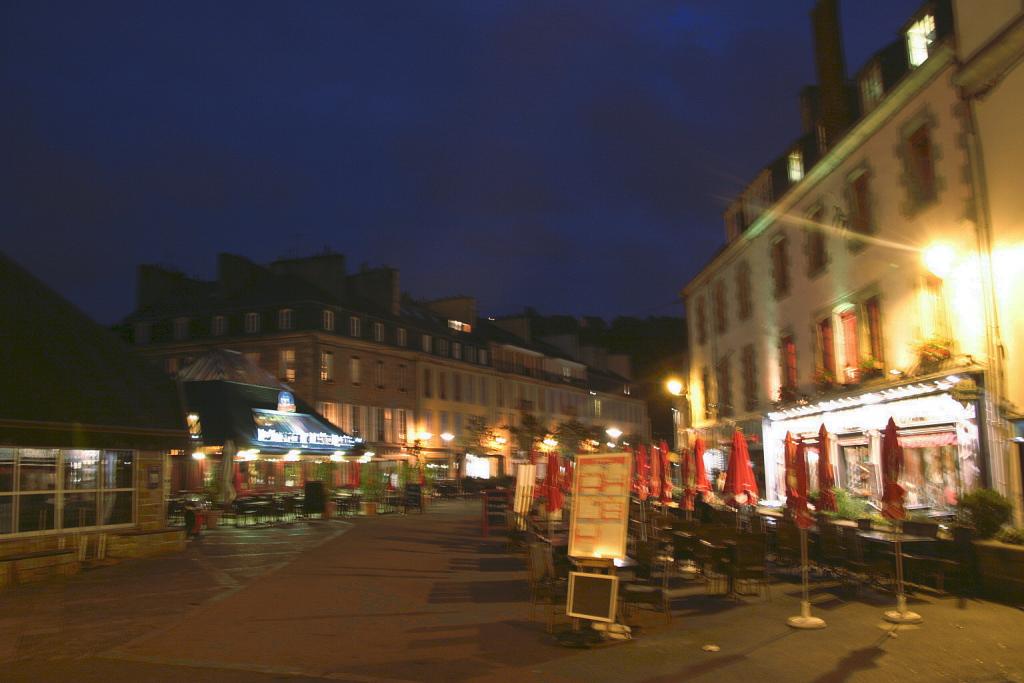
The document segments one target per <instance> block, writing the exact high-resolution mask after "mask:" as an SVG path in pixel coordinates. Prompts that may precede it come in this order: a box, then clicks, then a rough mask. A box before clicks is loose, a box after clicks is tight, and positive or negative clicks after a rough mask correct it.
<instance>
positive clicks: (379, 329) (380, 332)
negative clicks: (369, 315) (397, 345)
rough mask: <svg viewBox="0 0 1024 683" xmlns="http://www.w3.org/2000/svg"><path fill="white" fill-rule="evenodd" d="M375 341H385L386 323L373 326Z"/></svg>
mask: <svg viewBox="0 0 1024 683" xmlns="http://www.w3.org/2000/svg"><path fill="white" fill-rule="evenodd" d="M373 341H376V342H382V341H384V323H374V324H373Z"/></svg>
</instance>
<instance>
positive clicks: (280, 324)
mask: <svg viewBox="0 0 1024 683" xmlns="http://www.w3.org/2000/svg"><path fill="white" fill-rule="evenodd" d="M277 329H279V330H290V329H292V309H290V308H282V309H281V310H280V311H278V312H277Z"/></svg>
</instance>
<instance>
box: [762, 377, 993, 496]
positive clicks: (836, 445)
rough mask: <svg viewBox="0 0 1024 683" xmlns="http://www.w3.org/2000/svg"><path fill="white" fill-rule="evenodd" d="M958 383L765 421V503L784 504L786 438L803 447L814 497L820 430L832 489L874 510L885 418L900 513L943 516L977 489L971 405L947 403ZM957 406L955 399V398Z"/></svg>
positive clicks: (874, 395) (896, 391)
mask: <svg viewBox="0 0 1024 683" xmlns="http://www.w3.org/2000/svg"><path fill="white" fill-rule="evenodd" d="M959 381H960V378H959V377H955V376H950V377H946V378H941V379H938V380H928V381H920V382H914V383H909V384H904V385H901V386H896V387H889V388H885V389H879V390H877V391H868V392H865V393H861V394H858V395H854V396H846V397H842V398H836V399H829V400H824V401H820V402H818V403H810V404H807V405H801V406H795V407H792V408H789V409H785V410H780V411H777V412H773V413H769V414H768V415H767V417H766V419H765V423H764V435H765V441H764V458H765V459H764V462H765V474H766V479H767V489H768V490H767V494H766V497H767V498H771V499H774V500H778V501H781V500H783V499H784V498H785V494H784V488H785V462H784V452H783V441H784V440H785V437H786V433H787V432H789V433H791V434H792V435H793V436H794V437H795V438H798V439H801V438H802V439H806V440H807V453H808V461H809V462H808V464H809V470H810V489H811V490H812V491H816V490H817V488H818V486H817V480H818V476H817V473H818V468H817V462H818V457H819V452H818V443H817V433H818V430H819V428H820V427H821V425H822V424H824V425H825V429H826V430H828V432H829V434H830V435H831V436H832V437H833V438H832V439H831V443H830V448H831V452H830V453H829V456H830V462H831V464H832V467H833V476H834V478H835V482H836V486H838V487H839V488H842V489H844V490H845V491H847V492H848V493H849V494H850V495H851V496H854V497H856V498H860V499H864V500H866V501H868V502H869V503H870V504H871V505H872V506H874V507H876V508H880V502H879V501H880V498H881V493H882V475H881V445H882V443H881V442H882V432H883V431H884V430H885V425H886V423H887V422H888V420H889V418H890V417H891V418H892V419H893V420H894V421H895V423H896V426H897V428H898V429H899V440H900V445H901V446H902V447H903V454H904V470H903V479H902V481H901V485H902V486H903V487H904V489H905V490H906V501H907V507H908V509H909V510H911V511H915V510H917V511H919V512H921V513H933V514H948V513H950V512H951V511H952V510H953V509H954V508H955V507H956V503H957V501H958V500H959V497H960V496H961V495H962V494H963V493H965V492H967V491H970V490H973V489H975V488H978V487H980V486H984V475H983V460H982V457H981V446H980V442H979V431H978V422H979V420H978V412H979V410H980V406H979V403H978V401H977V400H968V401H961V400H958V399H957V398H954V396H955V395H956V392H955V389H954V387H955V386H956V384H957V383H958V382H959ZM958 398H960V397H958Z"/></svg>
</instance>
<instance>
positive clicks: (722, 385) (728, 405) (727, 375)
mask: <svg viewBox="0 0 1024 683" xmlns="http://www.w3.org/2000/svg"><path fill="white" fill-rule="evenodd" d="M715 372H716V374H717V375H718V414H719V416H721V417H729V416H731V415H732V414H733V409H732V374H731V370H730V368H729V357H728V356H725V357H724V358H722V359H721V360H720V361H718V367H717V368H715Z"/></svg>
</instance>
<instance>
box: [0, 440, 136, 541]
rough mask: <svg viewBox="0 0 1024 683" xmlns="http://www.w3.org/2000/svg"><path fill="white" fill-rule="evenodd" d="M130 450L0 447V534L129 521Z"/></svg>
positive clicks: (132, 462)
mask: <svg viewBox="0 0 1024 683" xmlns="http://www.w3.org/2000/svg"><path fill="white" fill-rule="evenodd" d="M134 481H135V452H134V451H130V450H116V451H115V450H79V449H56V448H5V447H0V535H7V534H29V533H40V532H51V531H59V530H62V529H81V528H88V527H100V526H115V525H122V524H131V523H132V522H133V521H134V511H135V490H134Z"/></svg>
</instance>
